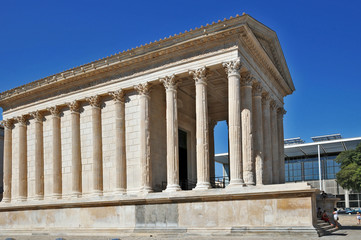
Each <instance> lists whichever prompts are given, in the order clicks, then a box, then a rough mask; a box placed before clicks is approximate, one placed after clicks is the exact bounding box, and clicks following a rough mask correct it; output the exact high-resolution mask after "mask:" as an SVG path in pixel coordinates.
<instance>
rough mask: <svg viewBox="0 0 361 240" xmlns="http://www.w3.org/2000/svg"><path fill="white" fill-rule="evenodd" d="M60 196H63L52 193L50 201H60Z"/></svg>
mask: <svg viewBox="0 0 361 240" xmlns="http://www.w3.org/2000/svg"><path fill="white" fill-rule="evenodd" d="M62 196H63V195H62V194H61V193H53V194H52V195H51V197H50V198H51V199H61V198H62Z"/></svg>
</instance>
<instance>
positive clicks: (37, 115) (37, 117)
mask: <svg viewBox="0 0 361 240" xmlns="http://www.w3.org/2000/svg"><path fill="white" fill-rule="evenodd" d="M30 115H31V116H32V117H33V118H34V119H35V121H36V122H43V119H44V116H43V114H42V113H41V112H40V111H35V112H31V113H30Z"/></svg>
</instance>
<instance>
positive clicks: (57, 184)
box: [48, 106, 63, 198]
mask: <svg viewBox="0 0 361 240" xmlns="http://www.w3.org/2000/svg"><path fill="white" fill-rule="evenodd" d="M48 111H49V112H50V113H51V116H52V125H53V127H52V132H53V146H52V150H53V154H52V157H53V190H52V196H53V197H54V198H61V197H62V192H63V191H62V186H63V185H62V182H63V180H62V170H61V168H62V163H61V125H60V124H61V123H60V108H59V107H58V106H55V107H50V108H48Z"/></svg>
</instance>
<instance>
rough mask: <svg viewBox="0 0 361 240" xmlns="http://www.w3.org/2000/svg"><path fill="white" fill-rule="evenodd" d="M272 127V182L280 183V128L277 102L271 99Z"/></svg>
mask: <svg viewBox="0 0 361 240" xmlns="http://www.w3.org/2000/svg"><path fill="white" fill-rule="evenodd" d="M271 129H272V133H271V134H272V175H273V176H272V180H273V181H272V182H273V183H274V184H277V183H279V175H280V162H279V153H278V151H279V149H278V130H277V104H276V102H275V101H274V100H272V101H271Z"/></svg>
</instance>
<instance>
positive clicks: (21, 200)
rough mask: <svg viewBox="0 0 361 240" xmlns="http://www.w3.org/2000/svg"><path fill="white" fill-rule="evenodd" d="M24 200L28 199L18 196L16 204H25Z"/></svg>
mask: <svg viewBox="0 0 361 240" xmlns="http://www.w3.org/2000/svg"><path fill="white" fill-rule="evenodd" d="M26 200H28V197H23V196H19V197H18V198H17V199H16V201H18V202H25V201H26Z"/></svg>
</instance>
